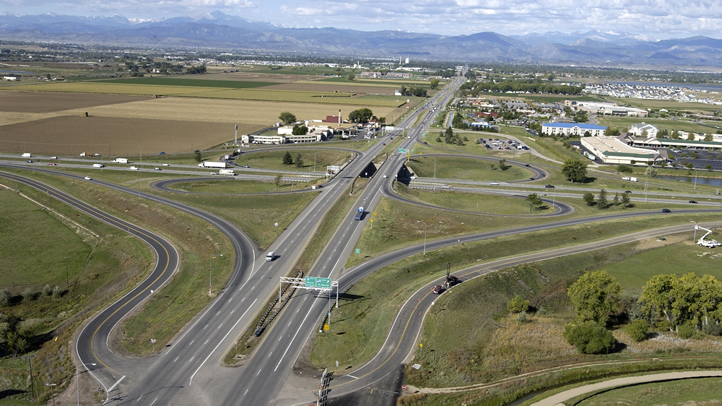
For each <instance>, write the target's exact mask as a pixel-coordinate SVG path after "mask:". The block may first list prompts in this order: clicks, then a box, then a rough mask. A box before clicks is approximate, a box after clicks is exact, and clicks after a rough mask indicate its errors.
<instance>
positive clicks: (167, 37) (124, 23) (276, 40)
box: [0, 11, 722, 68]
mask: <svg viewBox="0 0 722 406" xmlns="http://www.w3.org/2000/svg"><path fill="white" fill-rule="evenodd" d="M0 38H1V39H3V40H15V41H56V42H71V43H94V44H105V45H125V46H156V47H213V48H226V49H231V50H234V49H235V50H268V51H277V52H293V51H295V52H303V53H319V54H326V55H338V56H350V57H372V56H378V57H398V56H412V57H415V58H417V59H426V60H451V61H460V62H479V61H486V62H494V61H498V62H524V63H547V64H551V63H554V64H579V65H594V66H612V67H616V66H627V67H628V66H650V65H653V66H659V67H692V68H693V67H705V66H708V67H722V40H719V39H714V38H709V37H703V36H695V37H690V38H680V39H668V40H656V39H654V38H650V37H646V36H642V35H636V34H627V33H614V32H601V31H589V32H585V33H579V32H577V33H560V32H548V33H545V34H537V33H532V34H527V35H523V36H504V35H500V34H497V33H494V32H480V33H475V34H471V35H459V36H444V35H438V34H422V33H412V32H401V31H374V32H364V31H356V30H348V29H338V28H287V27H280V26H276V25H273V24H271V23H267V22H258V21H249V20H246V19H243V18H240V17H235V16H230V15H227V14H224V13H222V12H220V11H216V12H213V13H210V14H206V13H203V14H198V15H193V16H184V17H174V18H169V19H164V20H158V21H133V20H129V19H127V18H125V17H122V16H117V15H116V16H109V17H78V16H67V15H57V14H43V15H34V16H30V15H23V16H16V15H13V14H0Z"/></svg>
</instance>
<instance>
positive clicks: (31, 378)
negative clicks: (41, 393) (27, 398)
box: [23, 355, 37, 396]
mask: <svg viewBox="0 0 722 406" xmlns="http://www.w3.org/2000/svg"><path fill="white" fill-rule="evenodd" d="M35 357H37V355H27V356H24V357H23V358H24V359H26V360H28V367H29V368H30V394H31V395H32V396H35V383H34V382H33V361H32V359H33V358H35Z"/></svg>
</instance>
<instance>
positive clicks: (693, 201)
mask: <svg viewBox="0 0 722 406" xmlns="http://www.w3.org/2000/svg"><path fill="white" fill-rule="evenodd" d="M689 202H690V203H694V204H697V201H696V200H690V201H689Z"/></svg>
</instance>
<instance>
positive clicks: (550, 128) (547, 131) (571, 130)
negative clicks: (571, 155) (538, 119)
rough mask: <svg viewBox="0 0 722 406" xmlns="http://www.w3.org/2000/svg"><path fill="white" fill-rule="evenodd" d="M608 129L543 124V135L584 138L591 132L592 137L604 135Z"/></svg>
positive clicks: (585, 125)
mask: <svg viewBox="0 0 722 406" xmlns="http://www.w3.org/2000/svg"><path fill="white" fill-rule="evenodd" d="M606 129H607V127H604V126H600V125H595V124H586V123H544V124H542V134H544V135H563V136H565V137H569V136H571V135H574V136H577V137H582V136H584V135H585V133H587V132H589V135H591V136H592V137H599V136H603V135H604V130H606Z"/></svg>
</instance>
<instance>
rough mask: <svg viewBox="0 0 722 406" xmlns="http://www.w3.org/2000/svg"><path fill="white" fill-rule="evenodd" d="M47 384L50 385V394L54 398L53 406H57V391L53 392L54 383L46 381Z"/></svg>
mask: <svg viewBox="0 0 722 406" xmlns="http://www.w3.org/2000/svg"><path fill="white" fill-rule="evenodd" d="M45 386H50V396H51V397H52V398H53V406H55V393H53V386H55V384H54V383H46V384H45Z"/></svg>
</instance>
